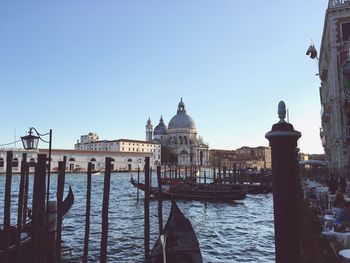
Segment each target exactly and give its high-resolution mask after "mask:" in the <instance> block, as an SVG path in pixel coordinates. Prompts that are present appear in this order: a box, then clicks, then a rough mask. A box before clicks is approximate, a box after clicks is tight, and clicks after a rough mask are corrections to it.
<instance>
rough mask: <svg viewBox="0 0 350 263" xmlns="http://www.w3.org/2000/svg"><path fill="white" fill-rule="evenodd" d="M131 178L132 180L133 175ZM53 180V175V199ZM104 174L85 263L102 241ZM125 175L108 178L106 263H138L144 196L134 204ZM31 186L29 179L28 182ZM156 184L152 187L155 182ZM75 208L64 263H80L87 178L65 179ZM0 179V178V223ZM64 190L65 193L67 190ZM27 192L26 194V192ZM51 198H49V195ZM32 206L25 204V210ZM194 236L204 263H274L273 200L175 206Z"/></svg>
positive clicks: (0, 194) (154, 225)
mask: <svg viewBox="0 0 350 263" xmlns="http://www.w3.org/2000/svg"><path fill="white" fill-rule="evenodd" d="M134 177H135V174H134ZM56 178H57V176H56V175H52V179H53V180H52V188H53V189H52V190H53V191H52V193H54V191H55V185H56ZM103 178H104V177H103V174H101V175H96V176H93V177H92V198H91V200H92V203H91V230H90V243H89V262H98V259H99V248H100V240H101V222H102V218H101V213H102V195H103ZM129 179H130V174H127V173H125V174H122V173H119V174H112V176H111V189H110V206H109V234H108V262H142V260H143V258H144V255H143V253H144V252H143V247H144V244H143V192H140V201H139V202H137V201H136V189H135V188H134V187H133V186H132V185H131V184H130V182H129ZM31 180H32V176H31ZM18 182H19V176H14V177H13V180H12V185H13V191H12V192H13V195H12V200H13V201H12V207H13V208H12V209H13V210H12V211H13V212H14V213H13V214H12V217H11V221H12V223H14V224H15V222H16V205H17V198H18V187H17V186H18ZM154 183H155V182H154ZM66 184H70V185H71V186H72V189H73V192H74V195H75V203H74V205H73V208H72V209H71V211H70V212H69V214H68V215H67V216H66V218H65V219H64V228H63V233H62V239H63V242H64V243H63V246H64V251H65V253H64V256H63V257H64V261H65V262H81V256H82V254H83V243H84V231H85V202H86V175H85V174H67V175H66ZM4 185H5V177H4V176H0V220H1V222H2V221H3V200H4V187H5V186H4ZM67 188H68V187H67V185H66V190H67ZM30 189H31V188H30ZM30 191H31V190H30ZM51 196H52V198H54V194H51ZM30 204H31V202H29V205H30ZM177 204H178V206H179V208H180V209H181V210H182V212H183V213H184V215H185V216H186V217H188V218H189V219H190V220H191V223H192V225H193V228H194V230H195V232H196V233H197V237H198V240H199V243H200V247H201V251H202V256H203V260H204V262H207V263H209V262H220V263H221V262H274V261H275V255H274V229H273V207H272V195H271V194H266V195H265V194H264V195H248V196H247V198H246V199H245V200H241V201H237V202H232V203H205V202H199V201H180V200H179V201H177ZM169 210H170V202H169V201H164V202H163V217H164V219H163V221H164V222H166V219H167V217H168V215H169ZM150 215H151V243H150V247H151V248H152V246H153V244H154V243H155V240H156V238H157V231H158V219H157V201H156V200H151V203H150Z"/></svg>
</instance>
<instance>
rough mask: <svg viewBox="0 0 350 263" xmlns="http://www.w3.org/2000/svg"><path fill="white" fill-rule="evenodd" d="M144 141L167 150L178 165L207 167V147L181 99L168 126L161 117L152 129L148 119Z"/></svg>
mask: <svg viewBox="0 0 350 263" xmlns="http://www.w3.org/2000/svg"><path fill="white" fill-rule="evenodd" d="M146 140H147V141H153V142H158V143H160V144H161V145H162V146H165V147H167V148H169V149H170V150H171V152H172V153H173V154H174V155H175V157H176V160H177V164H178V165H181V166H190V165H197V166H208V165H209V145H208V143H205V142H204V141H203V138H202V137H201V136H199V135H198V133H197V129H196V125H195V122H194V121H193V119H192V118H191V116H189V115H188V114H187V112H186V108H185V104H184V102H183V101H182V98H181V100H180V102H179V104H178V108H177V112H176V115H175V116H174V117H172V118H171V120H170V121H169V124H168V126H166V125H165V124H164V120H163V117H161V118H160V120H159V124H158V125H157V126H156V127H155V128H154V129H153V125H152V123H151V120H150V119H148V121H147V124H146Z"/></svg>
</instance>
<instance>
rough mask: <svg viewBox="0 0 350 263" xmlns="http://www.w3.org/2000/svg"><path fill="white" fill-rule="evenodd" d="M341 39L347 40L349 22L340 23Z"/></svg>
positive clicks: (349, 27) (348, 36) (349, 36)
mask: <svg viewBox="0 0 350 263" xmlns="http://www.w3.org/2000/svg"><path fill="white" fill-rule="evenodd" d="M341 32H342V39H343V41H349V40H350V39H349V38H350V23H344V24H342V25H341Z"/></svg>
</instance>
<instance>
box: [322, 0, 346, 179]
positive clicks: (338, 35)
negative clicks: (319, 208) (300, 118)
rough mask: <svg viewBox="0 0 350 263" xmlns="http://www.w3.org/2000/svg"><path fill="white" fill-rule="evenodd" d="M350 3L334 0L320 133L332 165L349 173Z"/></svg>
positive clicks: (326, 39)
mask: <svg viewBox="0 0 350 263" xmlns="http://www.w3.org/2000/svg"><path fill="white" fill-rule="evenodd" d="M349 49H350V5H349V2H348V1H343V0H330V1H329V4H328V9H327V11H326V16H325V22H324V28H323V35H322V43H321V50H320V58H319V77H320V79H321V87H320V102H321V126H322V128H321V129H320V137H321V141H322V146H323V147H324V152H325V158H326V162H327V164H328V167H329V168H330V170H331V171H333V172H338V173H341V174H348V170H349V154H350V61H349Z"/></svg>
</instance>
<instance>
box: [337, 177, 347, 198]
mask: <svg viewBox="0 0 350 263" xmlns="http://www.w3.org/2000/svg"><path fill="white" fill-rule="evenodd" d="M346 186H347V183H346V180H345V177H344V175H341V176H340V178H339V187H340V189H341V192H342V193H343V194H344V193H345V189H346Z"/></svg>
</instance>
